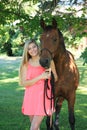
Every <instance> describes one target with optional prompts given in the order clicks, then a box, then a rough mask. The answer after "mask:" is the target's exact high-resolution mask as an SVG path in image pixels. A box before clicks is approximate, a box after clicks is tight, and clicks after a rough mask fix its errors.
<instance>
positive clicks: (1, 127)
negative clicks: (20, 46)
mask: <svg viewBox="0 0 87 130" xmlns="http://www.w3.org/2000/svg"><path fill="white" fill-rule="evenodd" d="M76 63H77V65H78V68H79V72H80V84H79V87H78V90H77V91H76V104H75V116H76V130H87V65H85V66H83V65H82V64H83V61H82V59H80V60H77V61H76ZM19 65H20V58H16V57H4V58H2V57H0V130H29V126H30V123H29V119H28V117H27V116H24V115H22V113H21V106H22V101H23V94H24V89H23V88H22V87H20V86H19V85H18V68H19ZM59 124H60V130H70V126H69V122H68V109H67V102H66V101H65V102H64V103H63V107H62V110H61V113H60V120H59ZM41 130H46V125H45V119H44V120H43V122H42V124H41Z"/></svg>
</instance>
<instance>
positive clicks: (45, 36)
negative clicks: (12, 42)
mask: <svg viewBox="0 0 87 130" xmlns="http://www.w3.org/2000/svg"><path fill="white" fill-rule="evenodd" d="M40 26H41V28H42V29H43V32H42V34H41V35H40V44H41V45H40V46H41V52H40V61H39V62H40V64H41V66H43V67H45V68H49V67H50V63H51V60H53V61H54V64H55V68H56V72H57V75H58V81H56V82H55V88H54V96H55V97H54V101H55V102H56V103H55V104H56V105H55V121H54V127H53V128H55V130H59V113H60V110H61V107H62V104H63V101H64V100H67V103H68V114H69V117H68V120H69V124H70V128H71V130H75V112H74V106H75V99H76V90H77V88H78V84H79V71H78V68H77V65H76V63H75V59H74V56H73V55H72V54H71V52H69V51H68V50H67V49H66V47H65V43H64V37H63V34H62V32H61V31H60V30H59V28H58V27H57V21H56V19H55V18H53V19H52V24H51V25H46V24H45V21H44V20H43V18H42V19H41V20H40ZM47 121H50V117H49V116H48V117H47ZM49 127H50V125H49V123H47V130H50V129H49Z"/></svg>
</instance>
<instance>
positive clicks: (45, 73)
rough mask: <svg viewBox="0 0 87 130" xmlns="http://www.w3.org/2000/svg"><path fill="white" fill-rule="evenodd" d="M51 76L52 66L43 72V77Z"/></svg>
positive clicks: (48, 77)
mask: <svg viewBox="0 0 87 130" xmlns="http://www.w3.org/2000/svg"><path fill="white" fill-rule="evenodd" d="M50 76H51V68H49V69H46V70H45V72H43V73H42V74H41V78H42V79H50Z"/></svg>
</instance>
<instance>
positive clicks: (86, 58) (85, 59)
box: [80, 47, 87, 65]
mask: <svg viewBox="0 0 87 130" xmlns="http://www.w3.org/2000/svg"><path fill="white" fill-rule="evenodd" d="M80 57H81V58H83V59H84V63H83V65H85V64H86V63H87V47H86V48H85V50H84V52H82V54H81V56H80Z"/></svg>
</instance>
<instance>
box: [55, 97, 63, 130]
mask: <svg viewBox="0 0 87 130" xmlns="http://www.w3.org/2000/svg"><path fill="white" fill-rule="evenodd" d="M63 101H64V98H63V97H59V98H58V100H57V101H56V108H55V109H56V111H55V122H54V127H55V130H59V113H60V110H61V107H62V102H63Z"/></svg>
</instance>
